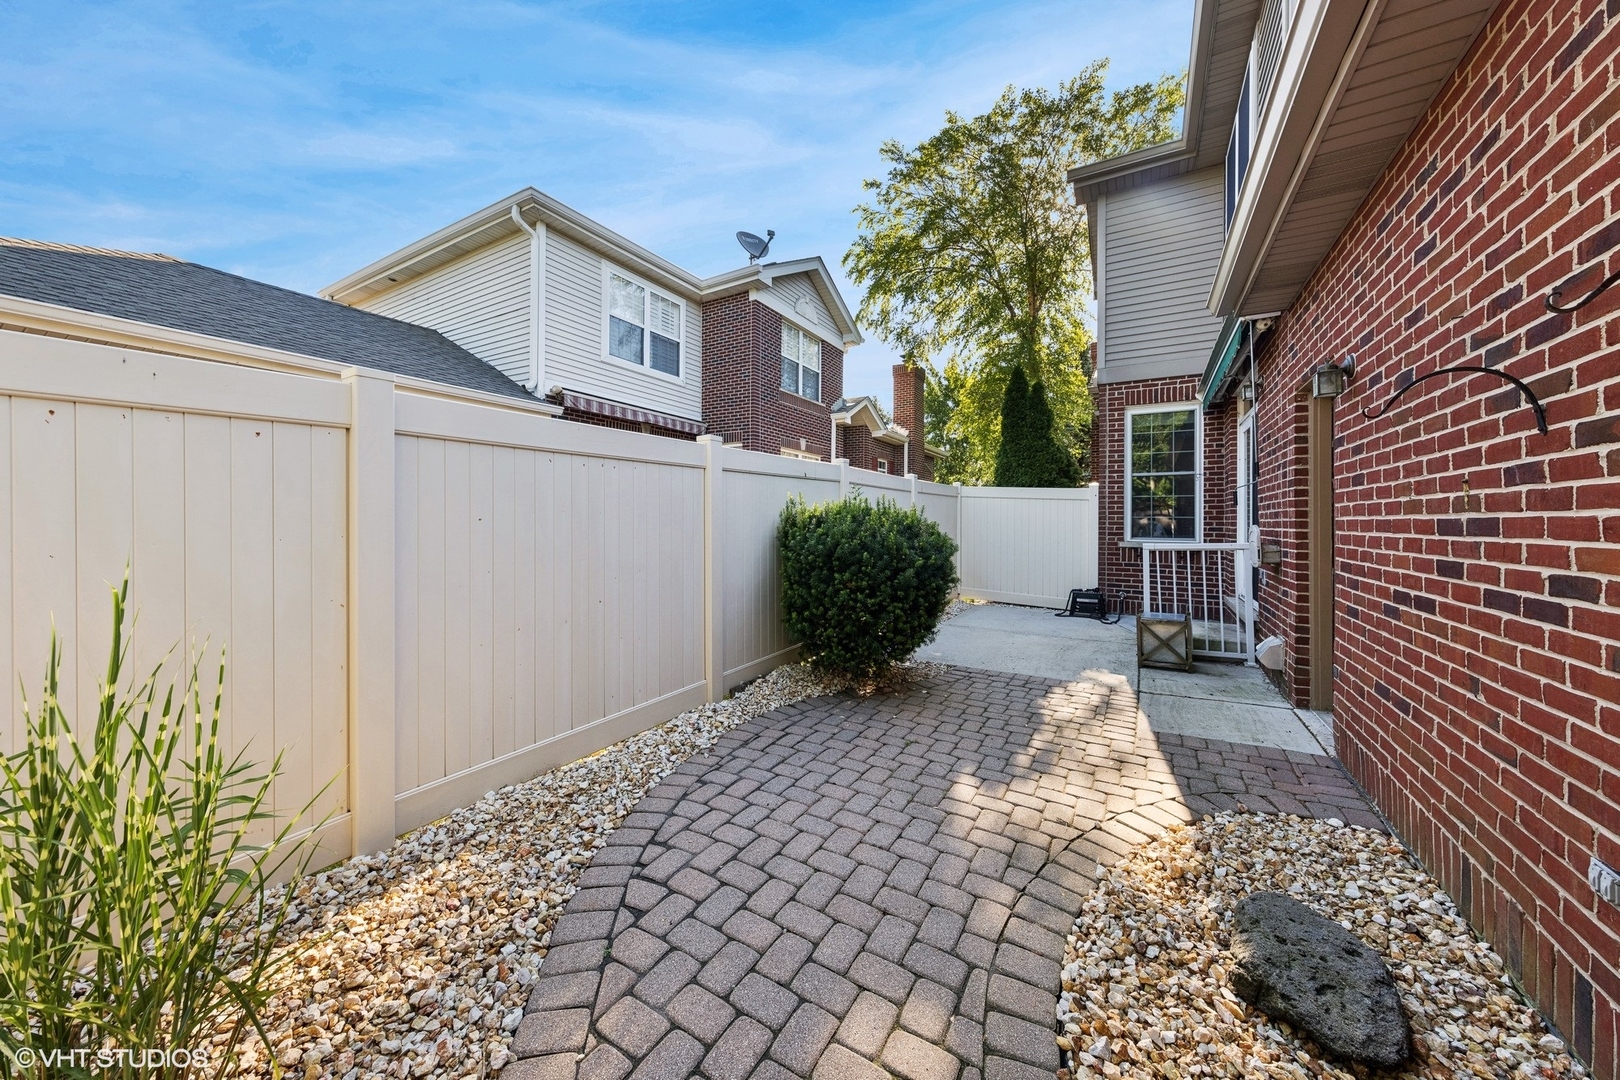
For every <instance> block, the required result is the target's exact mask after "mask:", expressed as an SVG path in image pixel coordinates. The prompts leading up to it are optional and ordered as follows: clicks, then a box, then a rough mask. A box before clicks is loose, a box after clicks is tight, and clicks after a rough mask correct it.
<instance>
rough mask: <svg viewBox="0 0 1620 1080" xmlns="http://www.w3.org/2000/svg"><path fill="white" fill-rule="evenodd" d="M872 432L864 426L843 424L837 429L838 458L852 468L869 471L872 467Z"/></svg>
mask: <svg viewBox="0 0 1620 1080" xmlns="http://www.w3.org/2000/svg"><path fill="white" fill-rule="evenodd" d="M875 445H876V444H875V443H873V441H872V432H871V431H870V430H869V429H868V428H867V427H866V425H865V424H844V425H841V426H840V427H839V429H838V456H839V457H841V458H843V459H844V460H845V461H848V462H849V464H850V466H851V467H852V468H856V469H870V468H873V467H874V466H873V465H872V447H873V446H875Z"/></svg>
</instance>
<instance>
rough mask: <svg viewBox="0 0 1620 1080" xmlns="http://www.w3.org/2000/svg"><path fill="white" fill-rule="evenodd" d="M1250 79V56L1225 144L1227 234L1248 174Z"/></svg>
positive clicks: (1251, 132) (1251, 134)
mask: <svg viewBox="0 0 1620 1080" xmlns="http://www.w3.org/2000/svg"><path fill="white" fill-rule="evenodd" d="M1253 75H1254V62H1253V56H1252V55H1251V57H1250V63H1249V67H1248V69H1247V70H1246V72H1245V73H1244V76H1243V88H1242V89H1241V90H1240V91H1239V92H1238V107H1237V113H1236V115H1234V116H1233V117H1232V137H1231V138H1230V139H1229V140H1228V141H1227V144H1226V227H1227V229H1228V230H1230V229H1231V228H1232V218H1233V216H1234V215H1236V214H1237V198H1238V192H1239V191H1241V190H1242V189H1243V178H1244V177H1245V176H1247V175H1248V172H1249V154H1250V152H1251V151H1253V149H1254V130H1253V121H1254V116H1253V111H1254V101H1253V98H1254V95H1253V93H1252V92H1251V90H1250V84H1251V83H1252V82H1253Z"/></svg>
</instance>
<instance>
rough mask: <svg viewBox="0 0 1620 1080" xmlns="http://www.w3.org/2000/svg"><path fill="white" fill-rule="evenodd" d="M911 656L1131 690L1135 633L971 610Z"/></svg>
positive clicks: (1040, 613) (1030, 611)
mask: <svg viewBox="0 0 1620 1080" xmlns="http://www.w3.org/2000/svg"><path fill="white" fill-rule="evenodd" d="M916 656H917V659H919V660H934V661H937V662H938V663H942V664H952V665H955V666H957V667H975V668H985V669H987V670H990V671H1006V672H1011V673H1012V674H1014V675H1034V676H1037V677H1040V678H1045V679H1062V680H1065V681H1068V680H1070V679H1078V678H1082V677H1094V678H1101V677H1109V678H1114V679H1117V678H1120V677H1123V678H1124V679H1125V680H1126V682H1127V683H1128V684H1130V685H1132V686H1133V687H1134V685H1135V679H1136V637H1135V631H1134V629H1131V628H1129V627H1127V626H1124V625H1121V624H1115V625H1112V626H1109V625H1104V624H1103V623H1099V622H1097V621H1096V620H1095V619H1061V618H1057V617H1056V615H1055V613H1054V612H1053V611H1051V610H1049V609H1047V608H1027V607H1013V606H1011V605H1009V604H975V605H973V606H972V607H970V608H969V609H968V610H966V611H964V612H962V614H960V615H958V616H956V617H955V618H954V619H950V620H948V621H947V622H945V623H943V624H942V625H941V626H940V628H939V634H938V636H937V637H935V638H934V640H933V642H931V643H930V644H928V645H925V646H923V647H922V648H921V649H918V650H917V654H916Z"/></svg>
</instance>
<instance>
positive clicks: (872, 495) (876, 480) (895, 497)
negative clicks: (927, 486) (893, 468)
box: [849, 469, 911, 507]
mask: <svg viewBox="0 0 1620 1080" xmlns="http://www.w3.org/2000/svg"><path fill="white" fill-rule="evenodd" d="M849 487H850V490H851V491H859V492H861V493H862V494H864V495H865V496H866V498H867V499H868V500H869V501H871V502H873V503H876V502H877V501H878V500H880V499H889V500H891V501H893V502H896V503H898V504H899V505H900V506H901V507H907V506H910V505H911V481H910V480H909V479H907V478H906V477H904V476H894V475H892V474H890V473H880V472H874V471H872V470H869V469H850V470H849Z"/></svg>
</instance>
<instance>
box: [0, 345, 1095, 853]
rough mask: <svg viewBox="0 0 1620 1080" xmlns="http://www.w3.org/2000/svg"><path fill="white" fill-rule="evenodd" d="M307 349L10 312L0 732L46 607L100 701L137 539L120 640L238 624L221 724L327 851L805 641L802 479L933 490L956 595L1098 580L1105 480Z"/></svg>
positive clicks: (922, 495) (706, 693) (36, 647)
mask: <svg viewBox="0 0 1620 1080" xmlns="http://www.w3.org/2000/svg"><path fill="white" fill-rule="evenodd" d="M256 359H257V360H258V361H259V362H261V363H262V361H263V358H262V357H259V358H256ZM296 360H298V358H290V359H289V361H288V363H286V364H284V365H282V367H283V368H285V369H284V370H273V369H270V368H267V367H263V366H259V367H254V366H248V364H247V363H244V364H242V365H237V364H228V363H217V362H211V361H206V360H194V359H187V358H182V357H176V356H168V355H163V354H159V353H153V352H145V351H138V350H133V349H121V348H115V347H110V346H102V345H95V344H88V343H85V342H79V341H72V340H66V339H59V338H49V337H44V336H39V335H31V334H21V333H16V332H12V331H0V508H3V510H4V512H5V515H6V516H5V519H4V521H3V522H0V679H4V680H5V681H6V682H7V683H8V684H9V686H10V687H11V688H12V690H11V694H10V696H9V699H8V700H7V703H6V704H5V705H4V706H0V750H11V749H14V748H16V747H17V746H18V745H19V743H20V741H21V738H22V735H21V731H22V724H23V713H22V691H21V689H20V687H26V688H27V690H28V696H29V700H30V701H31V702H37V700H38V687H39V686H40V683H41V680H42V678H43V675H44V670H45V660H46V654H47V649H48V647H49V640H50V634H51V632H52V627H53V626H54V627H55V630H56V632H57V634H58V635H59V636H60V638H61V639H62V640H63V641H64V643H65V644H66V646H67V649H66V653H65V660H64V668H63V672H62V682H63V689H62V698H63V704H64V707H65V708H66V710H67V711H68V714H69V716H70V717H74V718H75V719H76V720H78V721H81V722H87V721H88V720H89V719H91V718H92V717H93V716H94V707H95V694H96V683H97V679H98V678H99V677H100V675H101V673H102V671H103V669H104V664H105V660H106V649H107V646H108V642H109V633H110V626H109V614H110V600H109V597H110V590H111V588H112V587H113V586H114V585H116V584H117V582H118V581H119V580H120V579H121V577H122V575H123V572H124V567H125V564H126V562H127V563H129V565H130V566H131V568H132V572H133V589H132V593H133V599H134V605H135V606H136V608H137V609H138V613H139V622H138V628H137V633H136V636H135V643H136V653H135V656H134V659H135V662H136V667H137V668H138V669H147V670H149V669H150V668H151V667H153V666H155V665H157V664H158V663H160V662H162V661H163V658H164V656H165V654H166V653H167V652H168V650H169V649H170V648H171V647H172V646H174V645H175V644H176V643H177V642H178V643H181V644H182V650H181V651H182V652H183V651H184V650H185V649H189V648H192V647H194V646H197V647H200V646H201V645H202V644H203V643H204V641H207V642H209V643H210V644H211V645H212V646H214V647H217V646H219V645H222V644H227V645H228V646H229V657H228V660H229V663H228V669H227V675H226V685H225V687H224V696H225V717H226V721H225V723H226V731H225V738H226V741H227V745H228V747H229V748H231V749H233V750H235V749H246V751H247V752H248V754H249V755H250V756H252V757H253V758H255V759H257V760H259V761H266V762H267V761H268V760H269V759H270V758H271V757H272V756H273V755H274V754H275V753H276V752H277V751H278V750H281V751H284V752H285V754H286V757H285V766H284V771H283V774H282V776H281V779H280V780H278V782H277V786H276V790H275V797H274V802H275V808H276V809H277V810H278V811H280V812H283V813H291V812H294V811H296V810H297V809H299V808H300V807H302V806H304V805H305V804H306V803H308V802H309V801H310V800H311V799H312V798H313V799H314V800H315V810H314V815H313V817H314V819H316V820H319V819H325V821H326V824H325V825H324V826H323V827H322V829H321V832H320V835H319V836H318V837H317V839H318V841H319V843H320V844H321V847H322V853H323V855H324V856H326V857H329V858H331V859H337V858H341V857H344V856H346V855H349V854H352V853H356V852H365V851H373V850H377V849H380V848H382V847H385V846H387V844H388V843H390V842H391V840H392V838H393V837H394V836H395V835H396V834H398V833H399V832H402V831H404V830H406V829H409V828H412V827H415V826H417V825H420V824H423V823H426V822H429V821H432V820H434V819H436V818H438V817H440V816H442V815H443V814H445V813H446V812H447V811H449V810H451V809H453V808H455V807H457V806H461V805H465V804H467V803H469V802H472V801H474V800H475V799H477V798H478V797H479V796H481V795H482V794H483V793H484V792H486V791H488V790H491V789H493V788H496V787H500V786H502V785H504V784H508V783H513V782H515V781H519V780H523V779H526V778H528V777H531V776H534V775H536V774H537V773H539V772H541V771H543V770H545V769H547V768H550V767H553V766H555V765H558V764H561V763H562V762H565V761H569V760H572V759H574V758H577V757H580V756H582V755H585V754H588V753H591V752H594V751H596V750H599V749H601V748H603V747H605V746H608V745H610V744H612V743H614V742H616V741H618V740H620V739H623V738H626V737H627V736H629V735H632V734H634V733H636V732H639V731H642V730H645V729H646V728H648V727H651V726H653V725H655V724H658V723H661V722H663V721H664V720H667V719H669V718H670V717H672V716H674V715H676V714H678V713H680V712H682V711H684V710H686V709H689V708H691V707H693V706H695V705H698V704H700V703H702V702H703V701H705V700H712V699H715V698H718V697H721V696H723V695H724V694H725V693H727V692H728V690H729V689H730V688H731V687H734V686H736V685H737V684H738V683H740V682H743V681H746V680H747V679H750V678H752V677H754V676H756V675H759V674H762V673H764V672H765V671H768V670H769V669H770V668H772V667H774V666H776V665H777V664H779V663H782V662H784V661H786V660H789V659H791V658H792V657H793V656H794V655H795V646H794V644H793V642H792V641H791V640H790V639H789V638H788V636H787V634H786V632H785V630H784V628H783V626H782V620H781V613H780V610H779V599H778V596H779V593H778V582H777V561H776V544H775V530H776V524H777V519H778V516H779V514H780V512H781V509H782V506H783V504H784V503H785V501H786V500H787V499H788V498H789V497H790V496H792V495H795V494H797V495H802V496H804V497H805V498H806V499H808V500H810V501H812V502H817V501H823V500H827V499H833V498H837V497H839V496H840V495H841V494H842V493H845V492H848V491H850V490H852V489H858V490H860V491H862V492H864V493H866V494H867V495H868V496H869V497H871V498H874V499H876V498H880V497H883V498H891V499H894V500H895V501H896V502H898V503H900V504H901V505H907V506H912V505H914V506H917V507H919V508H920V509H921V511H922V512H923V513H924V514H926V515H927V516H928V517H929V518H931V519H932V520H934V521H936V522H937V523H938V524H939V525H940V526H941V527H942V528H943V529H944V530H945V531H946V532H947V533H949V534H950V535H951V536H952V537H953V538H955V539H956V541H957V542H958V544H959V545H960V548H961V552H960V555H959V565H960V571H961V577H962V584H961V591H962V593H963V594H964V595H966V596H970V597H978V598H983V599H991V600H1005V601H1011V602H1016V603H1026V604H1038V605H1047V606H1058V605H1060V604H1061V603H1062V602H1063V600H1064V598H1065V596H1066V595H1067V592H1068V590H1069V589H1070V588H1074V587H1080V586H1094V585H1095V584H1096V578H1097V570H1096V565H1097V560H1096V513H1097V503H1096V493H1095V489H1080V490H1068V491H1053V490H1047V489H1026V490H1011V489H972V488H968V489H963V488H957V487H952V486H948V485H943V484H931V483H926V482H922V481H918V480H916V479H914V478H911V477H895V476H888V475H885V474H881V473H869V472H863V471H860V470H851V469H849V468H848V467H847V466H845V465H843V464H842V463H825V462H813V461H802V460H796V459H793V458H787V457H777V456H773V455H765V454H756V453H749V452H746V451H742V450H737V449H733V448H728V447H725V446H723V445H721V444H720V442H719V441H718V440H716V439H713V438H709V437H705V438H704V439H702V440H700V441H699V442H697V443H686V442H681V441H677V440H671V439H664V438H659V437H656V436H650V435H640V434H634V433H629V432H622V431H613V430H608V429H605V428H598V427H591V426H587V425H582V424H570V423H566V422H562V421H557V420H554V419H551V418H549V417H548V416H546V415H544V414H543V413H540V412H536V411H532V410H526V409H525V408H524V407H523V405H522V404H521V403H518V404H516V405H515V406H514V405H513V404H510V403H503V402H499V401H495V400H492V399H487V398H481V397H480V396H479V395H474V394H463V393H460V392H458V391H454V390H452V389H450V388H436V387H430V386H425V385H423V384H419V383H414V382H412V381H410V380H395V379H393V378H392V377H389V376H386V375H381V374H378V373H375V372H370V371H364V370H358V369H352V368H351V369H341V370H340V369H337V368H335V367H334V366H332V365H324V366H323V365H320V364H318V363H315V362H309V361H304V362H302V364H301V366H300V364H298V363H294V362H293V361H296ZM171 665H172V660H171ZM205 671H206V672H207V673H208V675H209V677H210V678H211V672H212V665H209V666H208V667H207V668H206V669H205Z"/></svg>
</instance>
